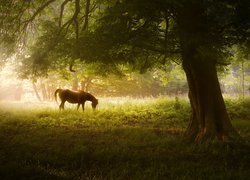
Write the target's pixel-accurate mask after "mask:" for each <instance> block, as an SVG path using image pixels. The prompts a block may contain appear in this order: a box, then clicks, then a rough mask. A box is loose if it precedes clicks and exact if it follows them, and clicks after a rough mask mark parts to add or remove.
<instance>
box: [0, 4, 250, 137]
mask: <svg viewBox="0 0 250 180" xmlns="http://www.w3.org/2000/svg"><path fill="white" fill-rule="evenodd" d="M6 4H8V3H5V2H4V1H1V3H0V8H1V9H2V10H3V11H1V12H4V13H1V22H0V28H1V36H0V38H1V41H2V43H5V44H11V45H13V44H15V45H17V44H18V45H19V46H20V45H23V44H25V43H21V42H20V41H17V40H19V39H18V37H20V35H22V33H23V32H31V31H32V27H33V26H35V25H34V24H36V26H35V27H37V29H38V30H37V35H36V36H35V42H34V46H33V48H30V50H31V51H30V54H31V57H29V60H32V61H33V66H32V67H33V68H35V69H36V70H37V69H38V70H39V69H48V68H49V67H53V68H55V67H57V66H56V65H57V64H58V60H65V59H67V60H66V62H67V61H68V62H67V63H69V64H71V66H70V70H71V71H73V69H72V64H73V62H74V60H75V59H81V60H83V61H85V62H93V61H94V62H99V63H100V64H101V65H103V68H102V69H103V70H106V69H105V68H104V67H106V68H108V70H110V71H112V70H114V69H116V68H115V67H119V66H118V64H121V63H123V64H132V65H133V66H134V67H136V68H139V69H140V70H141V71H144V70H145V69H147V68H149V67H152V66H155V65H158V64H165V63H166V62H167V61H168V60H169V59H174V60H176V59H178V61H179V62H180V63H181V64H182V67H183V69H184V71H185V73H186V77H187V81H188V84H189V99H190V103H191V107H192V114H191V118H190V124H189V127H188V129H187V131H186V136H185V137H186V138H187V140H189V141H196V142H199V141H201V140H206V139H214V138H216V137H217V138H218V139H219V140H222V141H227V140H230V139H233V138H235V137H237V136H238V134H237V132H236V131H235V130H234V128H233V127H232V124H231V122H230V119H229V116H228V114H227V111H226V107H225V104H224V100H223V97H222V93H221V90H220V86H219V82H218V77H217V69H216V66H217V65H219V64H220V65H221V64H225V63H224V59H225V57H226V56H227V55H229V54H230V47H231V46H232V45H234V44H237V45H239V46H245V47H249V25H250V21H249V15H248V13H249V12H250V5H249V0H238V1H233V0H221V1H215V0H155V1H152V0H106V1H98V0H58V1H56V0H47V1H39V0H38V1H15V0H12V1H10V2H9V4H8V5H6ZM45 11H46V12H45ZM46 14H48V16H49V17H48V16H46ZM20 32H22V33H20ZM13 42H15V43H13ZM17 42H19V43H17ZM65 57H66V58H65ZM26 60H27V59H26ZM28 62H30V61H28ZM64 62H65V61H64ZM37 66H38V67H40V68H36V67H37ZM41 67H42V68H41Z"/></svg>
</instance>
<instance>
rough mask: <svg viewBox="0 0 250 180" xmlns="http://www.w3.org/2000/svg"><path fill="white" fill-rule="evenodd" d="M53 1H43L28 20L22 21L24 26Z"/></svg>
mask: <svg viewBox="0 0 250 180" xmlns="http://www.w3.org/2000/svg"><path fill="white" fill-rule="evenodd" d="M54 1H56V0H49V1H47V2H46V3H44V4H43V5H42V6H40V7H39V8H38V9H37V10H36V12H35V13H34V14H33V15H32V16H31V18H29V19H28V20H26V21H24V22H23V23H24V24H25V26H27V24H28V23H30V22H32V21H33V20H34V19H35V18H36V16H37V15H38V14H39V13H40V12H42V11H43V10H44V9H45V8H46V7H47V6H48V5H50V4H51V3H53V2H54Z"/></svg>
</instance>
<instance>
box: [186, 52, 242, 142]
mask: <svg viewBox="0 0 250 180" xmlns="http://www.w3.org/2000/svg"><path fill="white" fill-rule="evenodd" d="M190 59H192V57H189V58H188V61H186V60H187V57H186V58H185V57H184V61H183V68H184V71H185V73H186V76H187V81H188V85H189V99H190V103H191V108H192V115H191V118H190V124H189V127H188V129H187V131H186V134H185V135H186V136H185V137H186V138H187V140H188V141H195V142H199V141H202V140H211V139H214V138H216V137H217V139H218V140H221V141H228V140H230V139H231V138H234V137H237V136H238V134H237V132H236V131H235V130H234V128H233V126H232V124H231V122H230V118H229V116H228V113H227V110H226V106H225V103H224V100H223V97H222V93H221V90H220V85H219V81H218V77H217V72H216V64H215V63H214V61H198V60H195V59H193V60H190Z"/></svg>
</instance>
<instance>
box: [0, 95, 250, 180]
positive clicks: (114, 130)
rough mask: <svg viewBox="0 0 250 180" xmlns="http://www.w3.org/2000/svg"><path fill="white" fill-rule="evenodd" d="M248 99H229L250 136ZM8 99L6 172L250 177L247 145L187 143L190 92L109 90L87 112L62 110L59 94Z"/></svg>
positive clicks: (1, 116)
mask: <svg viewBox="0 0 250 180" xmlns="http://www.w3.org/2000/svg"><path fill="white" fill-rule="evenodd" d="M111 100H112V101H111ZM247 102H248V101H244V102H238V101H237V103H238V105H239V106H240V105H241V103H245V105H244V108H241V107H239V108H238V109H236V108H237V107H238V106H234V104H236V102H235V101H230V100H229V101H227V106H228V107H229V113H230V115H231V116H232V117H233V119H232V122H233V124H234V126H235V127H236V128H237V130H238V131H239V132H240V134H241V135H242V136H243V138H245V139H246V140H250V136H249V133H250V130H249V127H250V124H249V122H250V121H249V119H247V118H246V117H249V116H248V115H249V114H248V115H247V114H246V111H245V108H249V107H250V106H249V105H250V104H248V103H247ZM2 104H3V102H2ZM4 105H5V106H2V107H1V108H0V132H1V133H0V147H1V148H0V176H1V179H5V178H6V179H246V178H247V177H249V172H248V168H247V163H248V162H249V160H250V159H249V153H248V150H249V149H248V148H247V147H241V146H240V147H233V148H230V147H227V146H223V145H217V144H214V145H210V146H212V147H210V146H206V145H205V146H203V145H201V146H194V145H188V144H185V143H183V141H182V135H183V132H184V130H185V128H186V127H187V126H188V119H189V114H190V106H189V103H188V101H186V100H185V99H184V100H183V99H178V100H176V99H175V98H160V99H114V98H105V99H100V104H99V107H98V110H97V111H95V112H93V111H92V109H91V106H90V104H86V111H85V112H82V111H81V110H79V111H76V105H69V104H66V110H65V111H59V109H58V106H57V105H56V103H54V102H52V103H33V104H30V103H26V102H21V103H18V102H14V103H13V102H12V103H7V102H6V103H4ZM235 112H237V114H235ZM241 113H243V114H244V116H241ZM214 167H216V170H215V169H214ZM207 174H209V176H207Z"/></svg>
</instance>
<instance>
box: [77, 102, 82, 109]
mask: <svg viewBox="0 0 250 180" xmlns="http://www.w3.org/2000/svg"><path fill="white" fill-rule="evenodd" d="M80 105H81V104H80V103H78V104H77V111H78V109H79V107H80Z"/></svg>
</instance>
